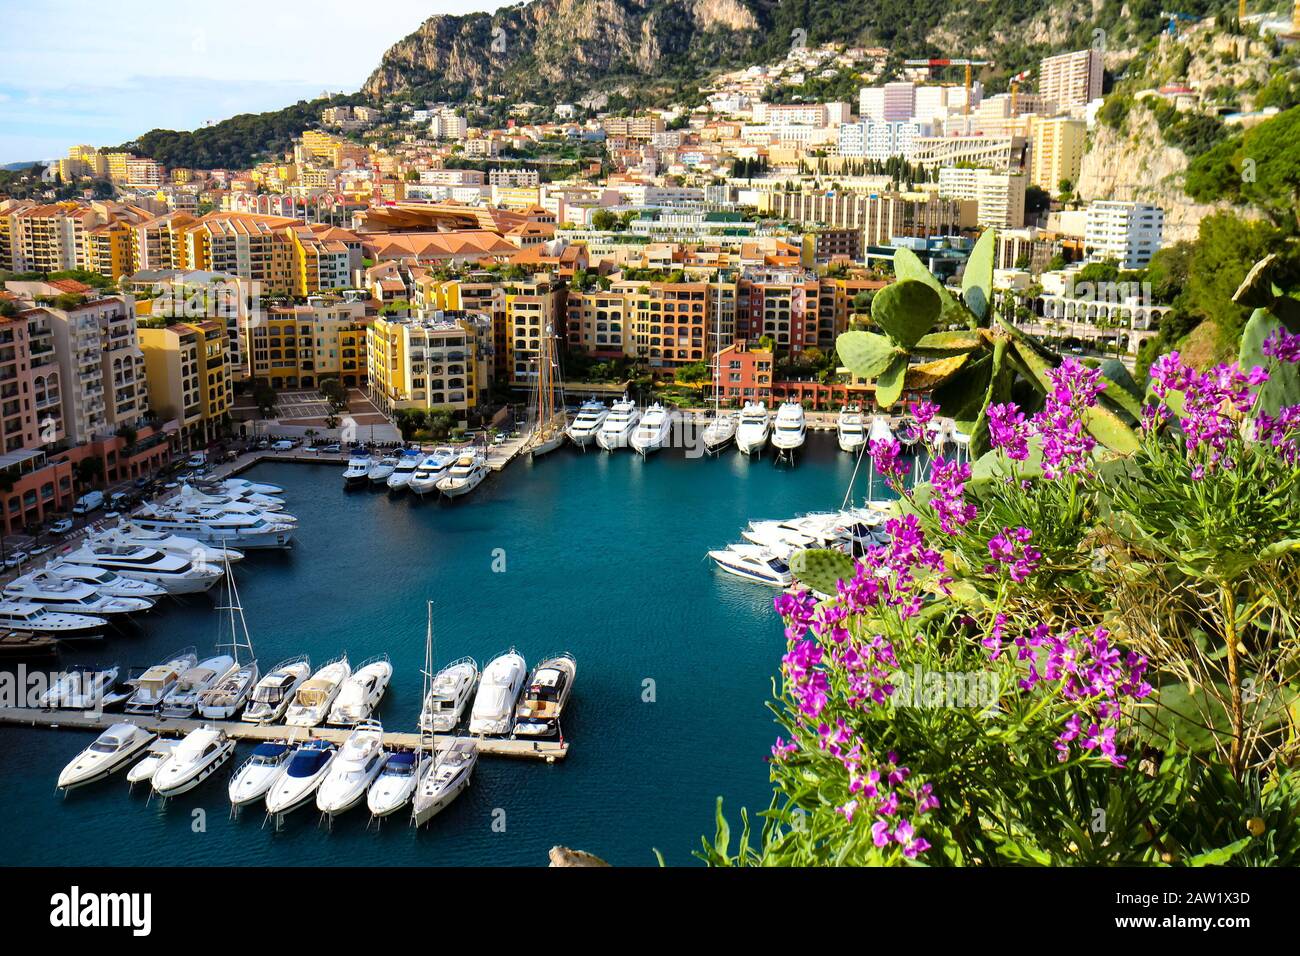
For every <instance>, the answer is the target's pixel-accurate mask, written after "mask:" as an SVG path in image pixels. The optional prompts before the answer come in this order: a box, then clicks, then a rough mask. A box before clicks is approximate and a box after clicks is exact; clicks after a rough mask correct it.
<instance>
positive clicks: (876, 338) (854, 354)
mask: <svg viewBox="0 0 1300 956" xmlns="http://www.w3.org/2000/svg"><path fill="white" fill-rule="evenodd" d="M835 352H836V354H838V355H839V357H840V361H841V362H843V363H844V365H845V367H847V368H848V370H849V371H850V372H852V373H853V374H854V375H856V376H860V377H862V378H865V379H868V380H870V379H873V378H875V377H876V376H877V375H879V374H880V373H881V372H883V371H884V370H885V369H886V368H887V367H888V366H889V363H890V361H891V360H892V359H893V358H894V355H895V354H896V353H897V352H898V349H897V348H896V347H895V346H894V343H893V342H891V341H890V340H889V339H887V338H885V336H883V335H877V334H875V333H874V332H841V333H840V334H839V336H838V337H836V339H835Z"/></svg>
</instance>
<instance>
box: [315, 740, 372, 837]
mask: <svg viewBox="0 0 1300 956" xmlns="http://www.w3.org/2000/svg"><path fill="white" fill-rule="evenodd" d="M387 759H388V752H387V751H386V750H384V728H383V726H382V725H381V724H380V723H379V721H377V720H363V721H362V722H361V723H359V724H357V726H356V729H355V730H353V731H352V733H351V734H350V735H349V736H348V739H347V741H346V742H345V743H344V744H343V746H342V747H340V748H339V752H338V756H337V757H335V758H334V763H333V764H332V765H331V766H330V769H329V772H328V773H326V774H325V778H324V779H323V780H322V781H321V783H320V786H319V787H317V788H316V807H317V809H319V810H320V812H321V813H323V814H325V815H326V816H328V817H335V816H337V815H338V814H340V813H346V812H347V811H348V810H351V809H352V808H353V807H355V806H356V805H357V804H358V803H360V802H361V801H362V800H364V799H365V798H366V791H367V790H369V789H370V785H371V784H372V783H374V781H375V778H376V777H377V776H379V771H381V770H382V769H384V761H385V760H387Z"/></svg>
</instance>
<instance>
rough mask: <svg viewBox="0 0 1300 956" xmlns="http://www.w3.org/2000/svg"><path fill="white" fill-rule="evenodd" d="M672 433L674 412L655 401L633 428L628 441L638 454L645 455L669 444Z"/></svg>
mask: <svg viewBox="0 0 1300 956" xmlns="http://www.w3.org/2000/svg"><path fill="white" fill-rule="evenodd" d="M672 433H673V416H672V414H671V413H670V412H668V411H667V410H666V409H665V408H664V407H663V406H662V405H660V404H659V403H658V402H655V403H654V404H653V405H651V406H650V407H649V408H647V409H646V412H645V414H644V415H642V416H641V421H640V423H639V424H638V425H637V426H636V429H635V430H633V432H632V437H631V438H630V439H628V443H629V444H630V445H631V446H632V448H633V450H634V451H636V453H637V454H639V455H642V456H644V455H646V454H649V453H650V452H652V451H658V450H659V449H660V448H663V447H664V446H665V445H667V444H668V443H669V441H670V440H671V438H672Z"/></svg>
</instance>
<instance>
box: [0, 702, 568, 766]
mask: <svg viewBox="0 0 1300 956" xmlns="http://www.w3.org/2000/svg"><path fill="white" fill-rule="evenodd" d="M121 723H130V724H135V725H136V726H137V727H143V728H144V729H145V730H148V731H151V732H153V733H156V734H159V735H162V736H165V737H180V736H184V735H185V734H188V733H189V732H190V731H192V730H197V729H198V728H199V727H202V726H205V725H206V726H210V727H215V728H217V729H218V730H221V731H224V732H225V734H226V736H228V737H230V738H231V739H233V740H246V741H253V742H261V741H267V740H285V739H286V738H292V740H293V741H294V742H295V743H301V742H303V741H305V740H328V741H330V742H331V743H336V744H341V743H343V742H344V741H346V740H347V739H348V736H349V735H350V734H351V733H352V728H350V727H311V728H307V727H286V726H285V725H284V724H246V723H244V722H243V721H211V720H198V719H193V718H184V719H177V718H169V717H154V716H136V715H133V714H110V713H106V712H101V713H94V712H91V711H81V710H35V709H33V708H30V707H0V724H20V725H22V726H24V727H48V728H50V729H52V730H56V729H64V728H71V729H74V730H96V731H99V730H107V729H108V728H109V727H111V726H113V724H121ZM456 739H457V737H456V736H455V735H453V734H438V735H437V737H436V741H437V746H438V749H439V750H441V749H443V748H444V747H449V746H451V743H452V741H454V740H456ZM472 739H473V740H475V741H476V742H477V743H478V752H479V753H480V754H484V755H490V756H494V757H515V758H519V759H525V760H545V761H546V762H547V763H554V762H555V761H556V760H563V759H564V758H565V757H566V756H568V753H569V743H568V741H566V740H519V739H513V740H512V739H507V738H497V737H474V738H472ZM419 745H420V735H419V734H418V733H387V732H386V733H385V734H384V746H386V747H405V748H408V749H411V750H414V749H415V748H416V747H418V746H419Z"/></svg>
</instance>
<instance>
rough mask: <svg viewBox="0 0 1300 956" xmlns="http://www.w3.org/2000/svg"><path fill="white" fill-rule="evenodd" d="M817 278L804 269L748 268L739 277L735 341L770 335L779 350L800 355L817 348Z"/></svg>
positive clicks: (818, 298) (818, 302)
mask: <svg viewBox="0 0 1300 956" xmlns="http://www.w3.org/2000/svg"><path fill="white" fill-rule="evenodd" d="M819 304H820V296H819V287H818V282H817V276H816V274H815V273H813V272H809V271H806V270H804V269H747V270H745V271H744V272H743V273H742V274H741V277H740V284H739V292H738V298H737V303H736V333H735V335H736V339H737V340H741V339H745V340H754V341H757V340H758V339H759V338H761V337H763V336H765V335H766V336H769V337H770V338H771V339H772V341H773V342H775V343H776V346H777V350H778V351H781V352H787V353H789V354H792V355H797V354H798V353H800V352H802V351H803V350H804V349H806V348H810V347H812V346H816V345H818V343H819V341H821V339H820V338H819V332H820V324H821V323H820V320H819V317H818V306H819Z"/></svg>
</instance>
